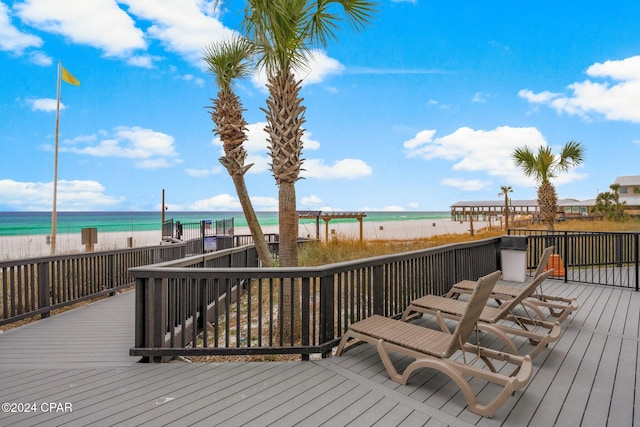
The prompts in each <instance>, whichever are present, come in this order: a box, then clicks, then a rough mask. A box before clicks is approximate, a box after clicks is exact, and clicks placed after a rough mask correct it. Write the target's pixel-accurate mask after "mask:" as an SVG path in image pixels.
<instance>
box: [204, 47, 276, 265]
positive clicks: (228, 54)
mask: <svg viewBox="0 0 640 427" xmlns="http://www.w3.org/2000/svg"><path fill="white" fill-rule="evenodd" d="M252 51H253V49H252V46H251V43H249V41H247V40H246V39H244V38H241V37H234V38H232V39H230V40H226V41H222V42H217V43H212V44H211V45H209V46H207V47H206V48H205V49H204V50H203V54H204V56H203V59H204V61H205V62H206V63H207V66H208V68H209V71H211V73H213V75H214V76H215V79H216V84H217V86H218V94H217V98H216V99H215V100H213V107H211V119H212V120H213V122H214V123H215V126H216V127H215V129H214V132H215V133H217V134H218V135H219V136H220V140H221V141H222V146H223V149H224V156H222V157H220V159H219V160H220V163H222V165H223V166H224V167H225V168H226V169H227V172H228V173H229V176H231V179H232V180H233V184H234V186H235V188H236V193H237V194H238V199H239V200H240V205H241V206H242V212H243V213H244V216H245V218H246V220H247V225H248V226H249V230H250V231H251V236H252V237H253V240H254V242H255V245H256V250H257V251H258V256H259V257H260V261H261V262H262V265H264V266H268V267H271V266H273V257H272V256H271V252H270V251H269V245H268V244H267V241H266V240H265V238H264V233H263V232H262V228H261V227H260V224H259V222H258V218H257V216H256V213H255V211H254V210H253V204H252V203H251V198H250V197H249V192H248V191H247V185H246V182H245V180H244V174H245V173H247V171H248V170H249V168H251V166H253V164H248V165H245V164H244V161H245V159H246V158H247V152H246V150H245V149H244V146H243V145H242V144H243V143H244V142H245V141H246V140H247V135H246V133H245V130H246V126H247V122H246V121H245V119H244V117H243V114H242V111H243V110H242V102H241V101H240V98H239V97H238V96H237V95H236V94H235V93H234V91H233V89H232V87H231V86H232V83H233V81H234V80H235V79H238V78H243V77H247V76H248V75H250V73H251V72H252V69H253V68H252V65H251V64H250V62H249V58H250V56H251V53H252Z"/></svg>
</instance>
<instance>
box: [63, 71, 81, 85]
mask: <svg viewBox="0 0 640 427" xmlns="http://www.w3.org/2000/svg"><path fill="white" fill-rule="evenodd" d="M62 80H64V81H65V82H67V83H69V84H70V85H76V86H80V81H79V80H78V79H76V78H75V77H73V75H72V74H71V73H70V72H68V71H67V69H66V68H64V67H62Z"/></svg>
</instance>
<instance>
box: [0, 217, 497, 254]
mask: <svg viewBox="0 0 640 427" xmlns="http://www.w3.org/2000/svg"><path fill="white" fill-rule="evenodd" d="M362 225H363V227H362V232H363V238H364V239H366V240H375V239H390V240H393V239H404V240H406V239H419V238H425V237H431V236H436V235H446V234H463V233H468V232H469V223H468V222H464V223H460V222H458V221H451V220H448V219H429V220H407V221H381V222H367V221H364V222H363V224H362ZM486 225H487V224H484V223H476V224H474V226H475V229H476V230H478V229H480V228H482V227H486ZM325 230H326V227H325V223H324V221H320V227H319V232H320V233H319V238H320V239H321V240H322V241H325V239H326V237H325ZM328 230H329V236H330V238H338V239H340V238H348V239H359V238H360V225H359V223H358V222H357V221H354V222H337V221H330V222H329V227H328ZM263 231H264V233H265V234H267V233H277V232H278V227H277V226H270V227H264V228H263ZM298 232H299V235H300V236H301V237H310V238H316V237H317V236H316V224H315V222H314V223H304V224H302V223H301V224H300V225H299V227H298ZM235 234H236V235H244V234H249V228H248V227H236V229H235ZM160 241H161V233H160V230H157V231H133V232H131V231H128V232H109V233H106V232H103V233H100V232H98V242H97V243H96V244H95V245H94V250H95V251H108V250H114V249H124V248H127V247H130V243H131V244H132V247H144V246H154V245H158V244H160ZM56 248H57V252H56V253H57V254H71V253H79V252H85V251H86V248H85V246H84V245H82V238H81V235H80V233H77V234H69V233H61V234H58V235H57V243H56ZM50 252H51V248H50V245H49V244H48V243H47V236H46V235H42V234H39V235H29V236H0V261H4V260H10V259H21V258H34V257H41V256H48V255H49V254H50Z"/></svg>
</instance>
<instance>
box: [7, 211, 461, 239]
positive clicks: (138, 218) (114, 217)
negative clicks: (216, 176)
mask: <svg viewBox="0 0 640 427" xmlns="http://www.w3.org/2000/svg"><path fill="white" fill-rule="evenodd" d="M57 215H58V223H57V228H56V231H57V233H78V232H80V230H81V229H82V228H85V227H93V228H97V229H98V232H114V231H115V232H117V231H154V230H160V229H161V225H162V223H161V221H162V218H161V214H160V213H159V212H58V214H57ZM366 215H367V216H366V217H365V218H364V221H365V222H380V221H409V220H417V219H448V218H450V213H449V212H414V211H407V212H366ZM257 216H258V221H259V222H260V224H261V225H262V226H271V225H277V224H278V213H277V212H257ZM230 218H233V219H234V224H235V226H236V227H246V225H247V222H246V220H245V218H244V215H243V214H242V212H167V213H166V214H165V219H166V220H168V219H174V220H176V221H180V222H183V223H188V222H200V221H202V220H212V221H216V220H222V219H230ZM355 221H357V220H356V219H332V220H331V222H332V223H334V222H355ZM311 223H315V219H302V220H300V224H311ZM33 234H51V213H50V212H0V236H21V235H33Z"/></svg>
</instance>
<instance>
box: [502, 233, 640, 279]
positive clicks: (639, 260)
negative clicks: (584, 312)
mask: <svg viewBox="0 0 640 427" xmlns="http://www.w3.org/2000/svg"><path fill="white" fill-rule="evenodd" d="M509 234H510V235H515V236H527V240H528V243H529V251H528V265H529V266H533V267H535V265H536V263H537V258H536V254H539V253H540V250H541V248H544V247H546V246H550V245H553V246H555V253H556V254H558V255H560V258H561V261H562V266H563V268H562V270H564V271H565V274H564V276H563V279H564V281H565V282H569V281H571V282H581V283H594V284H599V285H609V286H620V287H626V288H634V289H635V290H636V291H637V290H640V289H639V286H640V280H639V276H640V233H634V232H616V233H611V232H581V231H556V232H548V231H546V230H522V229H514V230H511V229H510V230H509Z"/></svg>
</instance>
